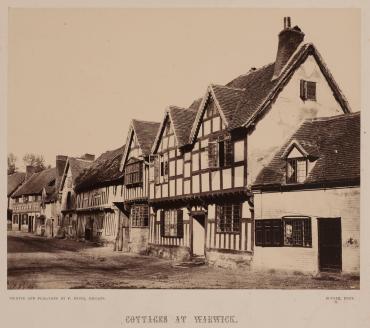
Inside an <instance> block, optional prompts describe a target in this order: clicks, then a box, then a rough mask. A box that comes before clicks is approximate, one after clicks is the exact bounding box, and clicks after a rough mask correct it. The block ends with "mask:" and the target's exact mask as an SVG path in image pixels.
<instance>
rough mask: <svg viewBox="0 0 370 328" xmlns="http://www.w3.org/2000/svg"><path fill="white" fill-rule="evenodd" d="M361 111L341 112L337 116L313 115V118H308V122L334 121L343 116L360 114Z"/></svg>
mask: <svg viewBox="0 0 370 328" xmlns="http://www.w3.org/2000/svg"><path fill="white" fill-rule="evenodd" d="M360 113H361V112H360V111H358V112H354V113H344V114H339V115H335V116H327V117H313V118H308V119H306V122H324V121H332V120H337V119H341V118H343V117H353V116H357V115H360Z"/></svg>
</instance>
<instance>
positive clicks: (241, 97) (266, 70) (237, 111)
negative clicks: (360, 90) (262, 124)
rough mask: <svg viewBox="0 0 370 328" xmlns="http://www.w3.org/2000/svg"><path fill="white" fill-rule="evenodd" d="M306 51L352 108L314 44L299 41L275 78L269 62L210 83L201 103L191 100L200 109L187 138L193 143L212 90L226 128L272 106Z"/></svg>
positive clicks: (253, 118) (245, 123)
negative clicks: (226, 79)
mask: <svg viewBox="0 0 370 328" xmlns="http://www.w3.org/2000/svg"><path fill="white" fill-rule="evenodd" d="M309 55H312V56H313V57H314V58H315V60H316V62H317V63H318V66H319V68H320V70H321V72H322V73H323V75H324V77H325V78H326V80H327V81H328V84H329V86H330V87H331V89H332V90H333V95H334V97H335V99H336V100H337V101H338V103H339V104H340V105H341V107H342V109H343V112H344V113H350V112H351V110H350V106H349V104H348V101H347V99H346V97H345V96H344V94H343V93H342V91H341V90H340V88H339V86H338V85H337V83H336V82H335V80H334V78H333V76H332V74H331V73H330V71H329V69H328V67H327V65H326V64H325V62H324V60H323V59H322V57H321V55H320V54H319V52H318V50H317V49H316V47H315V46H314V45H313V44H312V43H302V44H301V45H300V46H299V47H298V48H297V50H296V51H295V52H294V53H293V54H292V56H291V58H290V59H289V60H288V62H287V63H286V65H285V66H284V67H283V68H282V70H281V72H280V74H279V76H278V77H277V78H274V76H273V75H274V66H275V63H271V64H268V65H266V66H263V67H261V68H259V69H253V70H250V71H249V72H248V73H247V74H244V75H241V76H239V77H237V78H235V79H234V80H232V81H231V82H229V83H227V84H226V86H224V87H223V86H219V85H210V86H209V87H208V88H207V92H206V94H205V96H204V97H203V99H202V102H201V104H200V105H199V99H198V100H196V101H194V102H193V104H192V106H194V107H197V106H198V108H199V109H198V113H197V117H196V119H195V122H194V125H193V127H192V132H191V135H190V140H189V142H190V143H192V142H193V141H194V140H195V137H196V132H197V131H198V125H199V124H200V121H201V118H202V115H203V110H204V106H205V105H206V103H207V100H208V98H209V96H210V95H211V94H212V96H213V98H214V100H215V102H216V105H217V107H218V109H219V110H220V113H221V116H222V118H223V119H224V121H225V124H226V126H227V128H228V129H229V130H232V129H235V128H238V127H242V126H245V127H248V126H250V125H252V124H254V123H255V122H256V121H257V120H258V119H260V118H261V117H262V116H263V115H264V114H265V113H266V112H267V111H268V110H269V109H270V108H271V104H272V103H273V102H274V101H275V100H276V98H277V97H278V95H279V94H280V92H281V91H282V90H283V89H284V87H285V85H286V84H287V83H288V82H289V80H290V78H291V77H292V76H293V74H294V72H295V71H296V70H297V68H298V67H299V66H300V65H301V64H302V63H303V62H304V60H306V58H307V57H308V56H309Z"/></svg>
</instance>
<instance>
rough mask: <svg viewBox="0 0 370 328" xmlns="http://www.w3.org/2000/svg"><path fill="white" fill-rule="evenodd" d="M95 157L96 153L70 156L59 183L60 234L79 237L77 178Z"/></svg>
mask: <svg viewBox="0 0 370 328" xmlns="http://www.w3.org/2000/svg"><path fill="white" fill-rule="evenodd" d="M94 159H95V156H94V155H90V154H85V155H83V156H81V157H79V158H77V157H68V159H67V161H66V164H65V167H64V171H63V174H62V177H61V181H60V185H59V195H60V197H59V200H60V203H61V204H60V211H61V222H59V226H60V229H59V232H58V234H59V236H67V237H72V238H75V237H77V212H76V205H77V204H76V192H75V187H76V179H77V177H78V176H79V175H80V174H82V173H83V171H84V170H86V169H88V168H89V167H90V166H91V164H92V163H93V161H94Z"/></svg>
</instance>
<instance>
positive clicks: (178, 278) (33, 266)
mask: <svg viewBox="0 0 370 328" xmlns="http://www.w3.org/2000/svg"><path fill="white" fill-rule="evenodd" d="M359 285H360V282H359V279H358V277H349V276H345V277H344V276H333V275H330V276H323V277H312V276H308V275H302V274H299V273H295V274H287V273H279V272H271V271H270V272H252V271H249V270H248V269H242V268H240V269H234V270H231V269H224V268H217V267H216V268H215V267H209V266H207V265H200V266H191V265H186V264H182V265H179V264H178V263H174V262H171V261H169V260H164V259H159V258H156V257H149V256H141V255H135V254H128V253H121V252H113V251H112V248H111V247H97V246H96V245H93V244H89V243H85V242H76V241H73V240H60V239H47V238H43V237H37V236H34V235H31V234H28V233H20V232H8V289H23V288H25V289H33V288H36V289H59V288H103V289H116V288H122V289H124V288H227V289H235V288H248V289H255V288H256V289H257V288H258V289H265V288H270V289H312V288H317V289H358V288H359Z"/></svg>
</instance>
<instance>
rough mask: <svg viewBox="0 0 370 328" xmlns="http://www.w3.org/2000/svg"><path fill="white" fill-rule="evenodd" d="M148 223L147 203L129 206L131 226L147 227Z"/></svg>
mask: <svg viewBox="0 0 370 328" xmlns="http://www.w3.org/2000/svg"><path fill="white" fill-rule="evenodd" d="M148 224H149V207H148V205H133V206H132V207H131V225H132V226H133V227H147V226H148Z"/></svg>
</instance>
